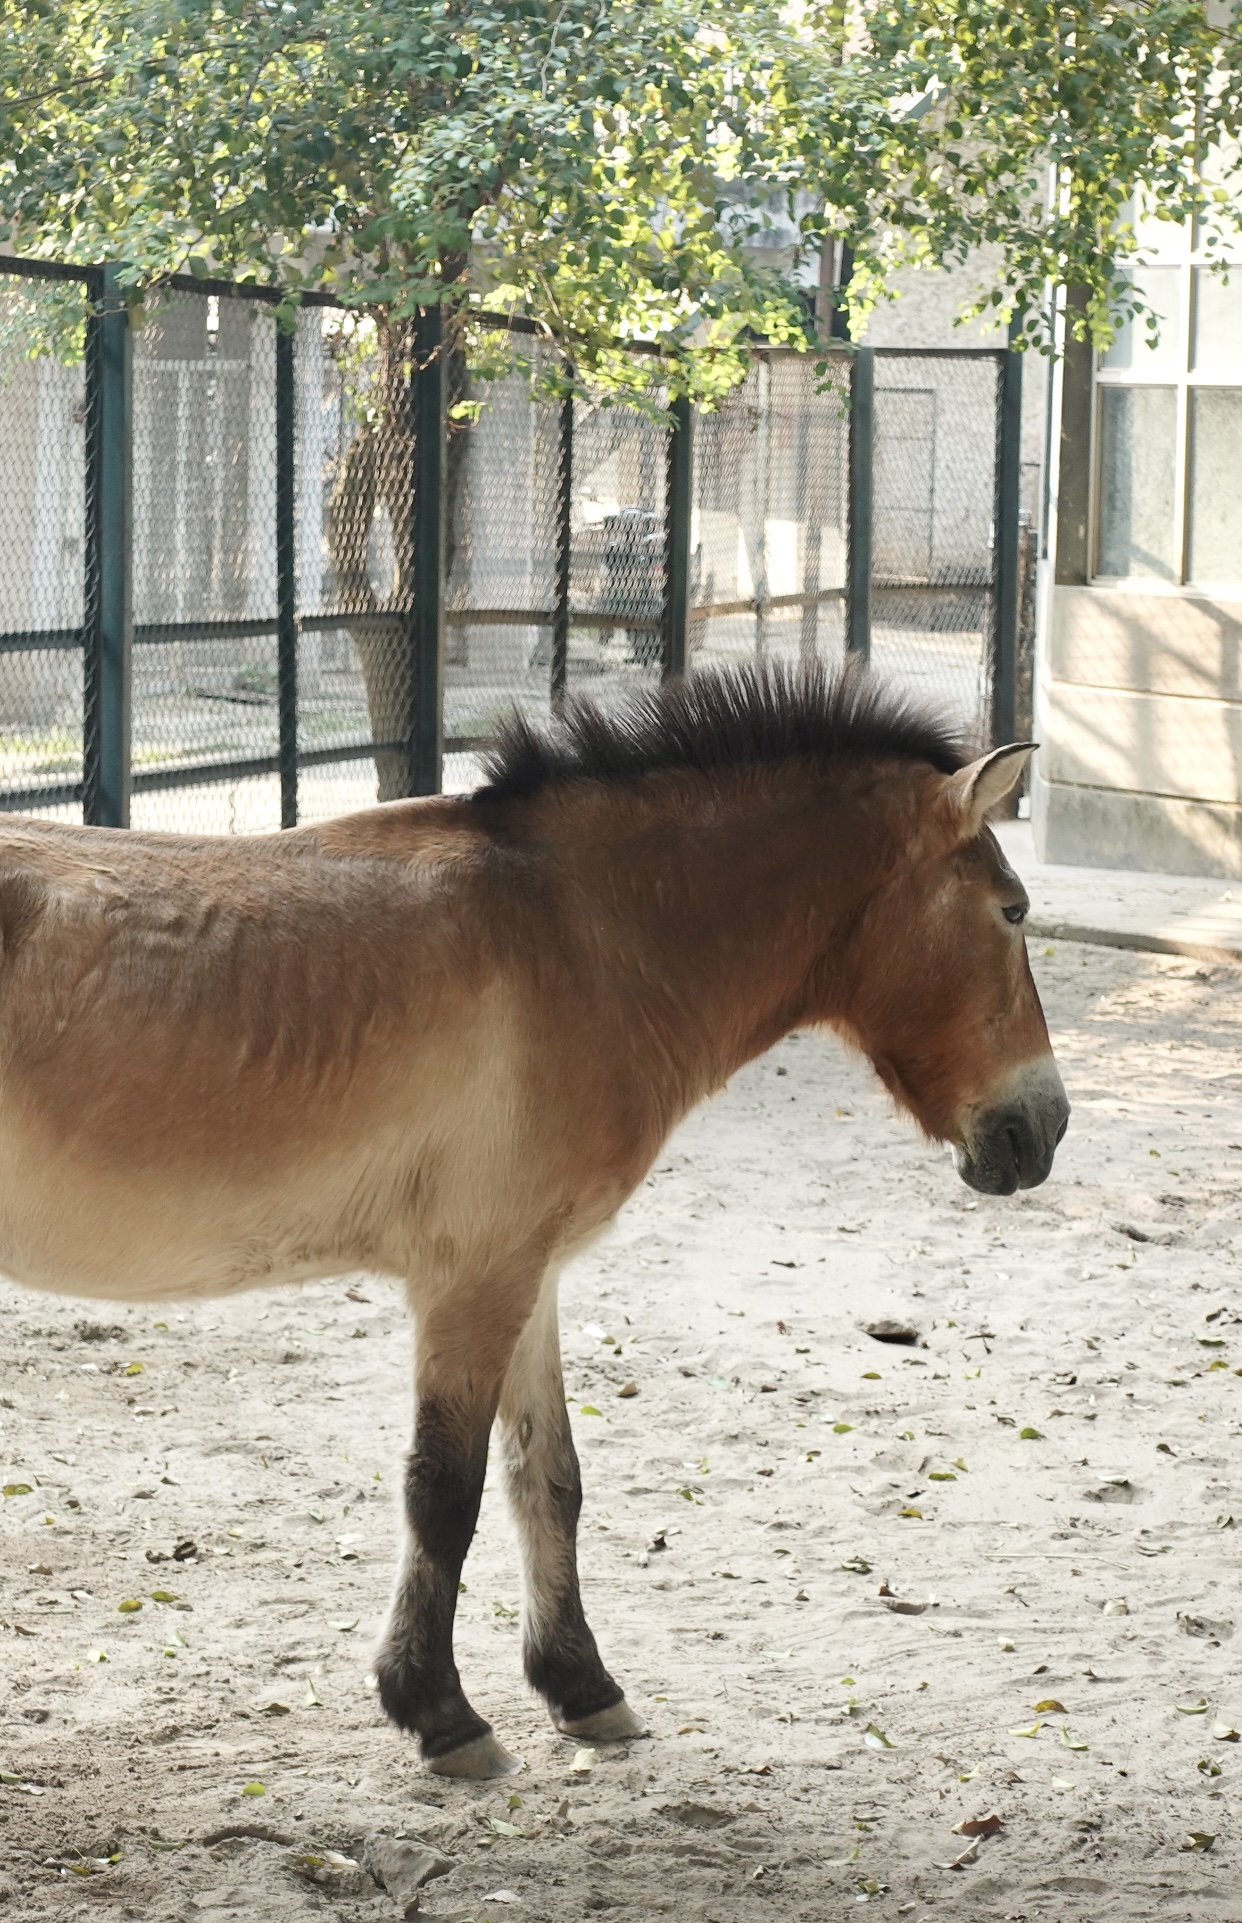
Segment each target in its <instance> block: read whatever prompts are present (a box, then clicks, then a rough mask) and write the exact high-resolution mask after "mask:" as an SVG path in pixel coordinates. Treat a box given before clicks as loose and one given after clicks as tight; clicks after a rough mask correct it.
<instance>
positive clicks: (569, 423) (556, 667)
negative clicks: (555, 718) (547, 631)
mask: <svg viewBox="0 0 1242 1923" xmlns="http://www.w3.org/2000/svg"><path fill="white" fill-rule="evenodd" d="M558 452H559V466H558V469H557V476H556V586H555V596H556V599H555V604H554V607H553V612H552V681H551V689H550V693H551V696H552V712H553V714H558V713H559V712H560V709H561V706H562V704H563V702H564V700H565V693H566V689H567V687H568V685H569V579H570V559H571V543H572V532H573V522H572V516H573V499H574V397H573V395H572V394H566V395H565V397H564V399H563V400H562V402H561V420H560V447H559V450H558Z"/></svg>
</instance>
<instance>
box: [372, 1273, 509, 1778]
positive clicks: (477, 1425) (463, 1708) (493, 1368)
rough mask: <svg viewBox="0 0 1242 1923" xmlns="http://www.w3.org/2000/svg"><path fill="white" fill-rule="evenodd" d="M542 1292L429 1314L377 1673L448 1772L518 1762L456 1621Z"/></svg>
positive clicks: (406, 1721)
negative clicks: (467, 1684) (496, 1423)
mask: <svg viewBox="0 0 1242 1923" xmlns="http://www.w3.org/2000/svg"><path fill="white" fill-rule="evenodd" d="M532 1294H533V1288H530V1289H527V1290H526V1291H525V1292H524V1294H523V1296H522V1299H521V1300H520V1301H514V1302H512V1303H511V1304H505V1303H504V1302H503V1299H500V1300H498V1296H497V1293H492V1292H491V1291H488V1292H487V1293H486V1294H485V1292H484V1291H482V1290H480V1291H478V1292H477V1293H475V1294H474V1295H473V1301H471V1300H466V1301H464V1302H463V1301H462V1300H461V1299H460V1298H458V1299H456V1300H454V1301H453V1302H452V1303H451V1304H449V1305H446V1306H445V1307H444V1308H443V1309H440V1310H438V1311H435V1312H433V1313H431V1314H429V1315H427V1316H425V1317H422V1318H420V1320H419V1326H418V1362H417V1370H416V1402H415V1415H414V1443H413V1447H412V1448H411V1450H410V1453H409V1457H408V1459H407V1462H406V1472H405V1491H404V1494H405V1520H406V1551H405V1557H404V1561H403V1563H402V1567H401V1572H400V1574H399V1576H398V1578H397V1588H396V1593H395V1595H394V1597H393V1603H392V1609H391V1612H390V1614H389V1619H388V1626H387V1629H386V1630H385V1632H384V1640H383V1643H382V1644H381V1647H380V1651H379V1655H378V1657H377V1659H376V1674H377V1677H378V1681H379V1694H380V1701H381V1702H382V1703H383V1705H384V1708H385V1710H386V1711H387V1713H388V1715H389V1716H390V1717H391V1718H392V1720H393V1722H395V1723H397V1724H398V1725H399V1726H400V1727H401V1728H402V1729H406V1730H409V1731H410V1732H411V1734H412V1735H416V1736H417V1737H418V1739H419V1744H420V1746H421V1749H422V1753H423V1757H424V1759H425V1760H426V1762H427V1765H428V1768H429V1769H431V1770H432V1771H434V1772H435V1773H436V1774H437V1775H441V1776H465V1777H489V1776H505V1775H508V1773H509V1772H510V1771H511V1770H514V1769H516V1768H517V1767H518V1764H517V1761H516V1758H514V1757H512V1756H511V1755H510V1754H509V1752H508V1751H507V1750H506V1749H505V1748H504V1746H503V1744H501V1743H500V1742H498V1741H497V1739H496V1737H495V1736H493V1734H492V1732H491V1728H490V1725H489V1724H487V1723H486V1722H484V1720H483V1718H482V1717H481V1716H479V1715H477V1714H476V1712H475V1711H474V1710H473V1709H472V1708H471V1706H470V1704H469V1702H468V1701H467V1699H466V1696H465V1693H464V1691H463V1689H462V1686H461V1680H460V1678H459V1676H458V1673H457V1665H456V1663H455V1661H454V1659H453V1619H454V1616H455V1614H456V1609H457V1591H458V1583H459V1581H460V1578H461V1569H462V1564H463V1562H464V1561H465V1558H466V1551H467V1550H468V1549H469V1547H470V1542H471V1538H472V1537H473V1535H474V1530H475V1524H476V1523H477V1521H478V1516H479V1503H480V1500H481V1499H482V1495H483V1478H484V1475H485V1473H486V1469H487V1443H488V1436H489V1434H490V1432H491V1427H492V1421H493V1418H494V1416H495V1413H496V1402H497V1398H498V1395H499V1392H500V1384H501V1381H502V1379H503V1377H504V1373H505V1369H506V1368H507V1366H508V1363H509V1360H510V1358H511V1356H512V1354H513V1348H514V1344H515V1342H516V1340H517V1335H518V1331H519V1330H520V1328H521V1327H522V1324H523V1322H524V1321H525V1319H526V1315H527V1312H528V1310H529V1305H530V1300H531V1296H532Z"/></svg>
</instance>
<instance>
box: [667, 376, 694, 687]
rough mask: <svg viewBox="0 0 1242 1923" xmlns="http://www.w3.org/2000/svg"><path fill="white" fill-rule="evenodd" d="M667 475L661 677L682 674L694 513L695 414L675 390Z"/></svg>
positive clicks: (684, 664) (687, 622)
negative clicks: (691, 531) (662, 671)
mask: <svg viewBox="0 0 1242 1923" xmlns="http://www.w3.org/2000/svg"><path fill="white" fill-rule="evenodd" d="M669 412H670V413H671V414H672V417H673V419H672V425H671V426H670V428H669V431H668V477H667V481H666V484H665V492H664V609H663V616H664V679H665V680H666V681H672V680H677V679H680V677H681V676H682V675H684V674H685V672H686V667H687V658H688V649H687V633H688V630H689V626H690V523H691V516H692V513H693V501H692V494H693V471H694V414H693V411H692V409H691V406H690V400H689V397H688V396H687V395H685V394H679V395H678V397H677V399H676V400H675V401H674V402H673V403H672V406H671V407H670V409H669Z"/></svg>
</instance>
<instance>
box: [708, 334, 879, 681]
mask: <svg viewBox="0 0 1242 1923" xmlns="http://www.w3.org/2000/svg"><path fill="white" fill-rule="evenodd" d="M845 379H846V377H845V373H844V369H843V368H842V370H841V371H840V373H838V374H836V375H835V377H834V384H833V385H831V386H826V387H825V386H823V384H822V383H821V382H820V381H819V380H817V377H816V375H815V371H814V366H813V364H812V363H811V362H810V361H809V360H808V359H807V358H805V357H799V356H795V355H793V354H762V355H759V356H758V357H757V358H756V362H755V365H754V367H753V368H752V369H751V371H750V373H749V374H748V375H747V377H746V379H745V381H744V382H743V383H742V385H741V386H740V387H737V388H735V389H734V390H733V392H732V393H731V394H729V395H728V396H727V398H726V399H725V401H724V403H723V404H722V406H721V407H720V408H719V410H718V411H717V412H715V413H712V414H705V415H701V416H700V417H699V419H698V420H697V421H696V423H695V443H694V516H693V526H692V531H691V547H692V553H691V615H690V623H691V625H690V662H691V666H692V667H694V666H707V665H708V664H711V663H715V664H727V663H729V662H733V661H739V660H753V659H764V658H769V657H785V658H790V659H795V660H797V659H808V658H813V657H815V656H816V655H819V654H825V655H831V654H837V655H839V654H840V653H841V650H842V647H843V634H844V622H843V612H842V611H843V598H844V593H845V563H846V523H847V491H848V469H849V420H848V414H847V411H846V405H845V393H846V388H845Z"/></svg>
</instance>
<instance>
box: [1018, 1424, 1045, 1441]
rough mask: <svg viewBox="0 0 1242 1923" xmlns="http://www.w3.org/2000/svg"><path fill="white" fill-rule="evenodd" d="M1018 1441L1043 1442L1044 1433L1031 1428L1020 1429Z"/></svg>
mask: <svg viewBox="0 0 1242 1923" xmlns="http://www.w3.org/2000/svg"><path fill="white" fill-rule="evenodd" d="M1018 1440H1019V1442H1042V1441H1043V1440H1044V1436H1043V1431H1042V1430H1041V1429H1031V1428H1029V1427H1028V1428H1026V1429H1019V1431H1018Z"/></svg>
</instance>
